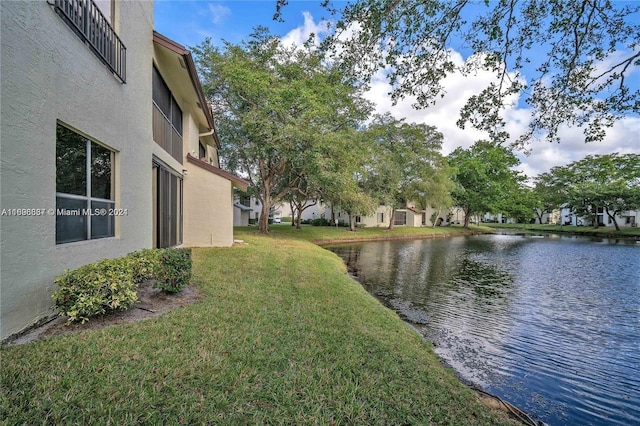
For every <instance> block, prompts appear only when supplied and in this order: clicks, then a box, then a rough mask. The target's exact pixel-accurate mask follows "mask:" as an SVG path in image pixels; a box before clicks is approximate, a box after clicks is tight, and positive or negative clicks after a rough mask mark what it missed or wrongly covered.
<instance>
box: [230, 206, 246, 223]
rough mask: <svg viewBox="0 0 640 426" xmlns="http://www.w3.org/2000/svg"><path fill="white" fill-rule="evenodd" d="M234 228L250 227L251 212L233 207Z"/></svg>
mask: <svg viewBox="0 0 640 426" xmlns="http://www.w3.org/2000/svg"><path fill="white" fill-rule="evenodd" d="M233 226H249V211H248V210H241V209H240V208H239V207H237V206H235V205H234V206H233Z"/></svg>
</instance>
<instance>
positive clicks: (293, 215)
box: [289, 201, 296, 226]
mask: <svg viewBox="0 0 640 426" xmlns="http://www.w3.org/2000/svg"><path fill="white" fill-rule="evenodd" d="M289 210H291V226H296V208H295V204H294V203H293V201H290V202H289Z"/></svg>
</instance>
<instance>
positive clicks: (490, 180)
mask: <svg viewBox="0 0 640 426" xmlns="http://www.w3.org/2000/svg"><path fill="white" fill-rule="evenodd" d="M519 163H520V161H519V160H518V158H517V157H516V156H515V155H513V153H511V152H510V151H509V150H508V149H506V148H504V147H502V146H500V145H498V144H497V143H495V142H488V141H478V142H476V143H474V144H473V145H472V146H471V147H470V148H469V149H463V148H457V149H456V150H455V151H453V152H452V153H451V154H449V164H450V165H451V167H452V168H453V170H454V172H453V173H454V181H455V183H456V187H455V189H454V191H453V199H454V202H455V204H456V205H457V206H459V207H461V208H462V209H463V210H464V227H465V228H468V227H469V221H470V218H471V216H472V215H473V214H484V213H486V212H497V211H502V210H504V209H505V208H507V207H508V200H509V197H510V196H511V195H512V194H513V193H514V191H515V188H517V187H518V185H519V183H520V182H521V181H522V178H521V177H520V174H519V172H517V171H514V170H512V169H511V168H512V167H514V166H516V165H518V164H519Z"/></svg>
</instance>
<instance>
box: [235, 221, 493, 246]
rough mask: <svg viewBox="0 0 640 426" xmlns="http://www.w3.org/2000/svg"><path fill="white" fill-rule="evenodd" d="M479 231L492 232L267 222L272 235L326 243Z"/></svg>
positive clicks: (239, 231)
mask: <svg viewBox="0 0 640 426" xmlns="http://www.w3.org/2000/svg"><path fill="white" fill-rule="evenodd" d="M256 230H257V228H256V227H238V228H236V229H235V235H236V238H242V236H243V235H246V234H247V233H248V234H249V235H252V234H256ZM478 232H493V231H492V229H491V228H489V227H486V226H474V225H472V226H470V228H469V229H464V228H463V227H462V226H436V227H435V228H431V227H424V228H414V227H408V226H396V227H394V228H393V229H392V230H391V231H389V230H387V229H386V228H373V227H372V228H358V229H357V230H356V231H355V232H351V231H349V230H348V229H347V228H340V227H339V228H336V227H334V226H310V225H303V226H302V229H296V228H295V227H293V226H291V224H290V223H289V224H279V225H269V233H270V235H271V236H272V237H276V238H287V239H296V240H303V241H310V242H315V243H319V244H322V243H328V242H334V241H353V240H381V239H395V238H444V237H448V236H452V235H465V234H470V233H478Z"/></svg>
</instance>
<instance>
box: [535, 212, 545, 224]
mask: <svg viewBox="0 0 640 426" xmlns="http://www.w3.org/2000/svg"><path fill="white" fill-rule="evenodd" d="M533 211H534V213H535V214H536V216H537V218H538V225H542V215H543V214H544V212H543V211H540V213H538V209H534V210H533Z"/></svg>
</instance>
